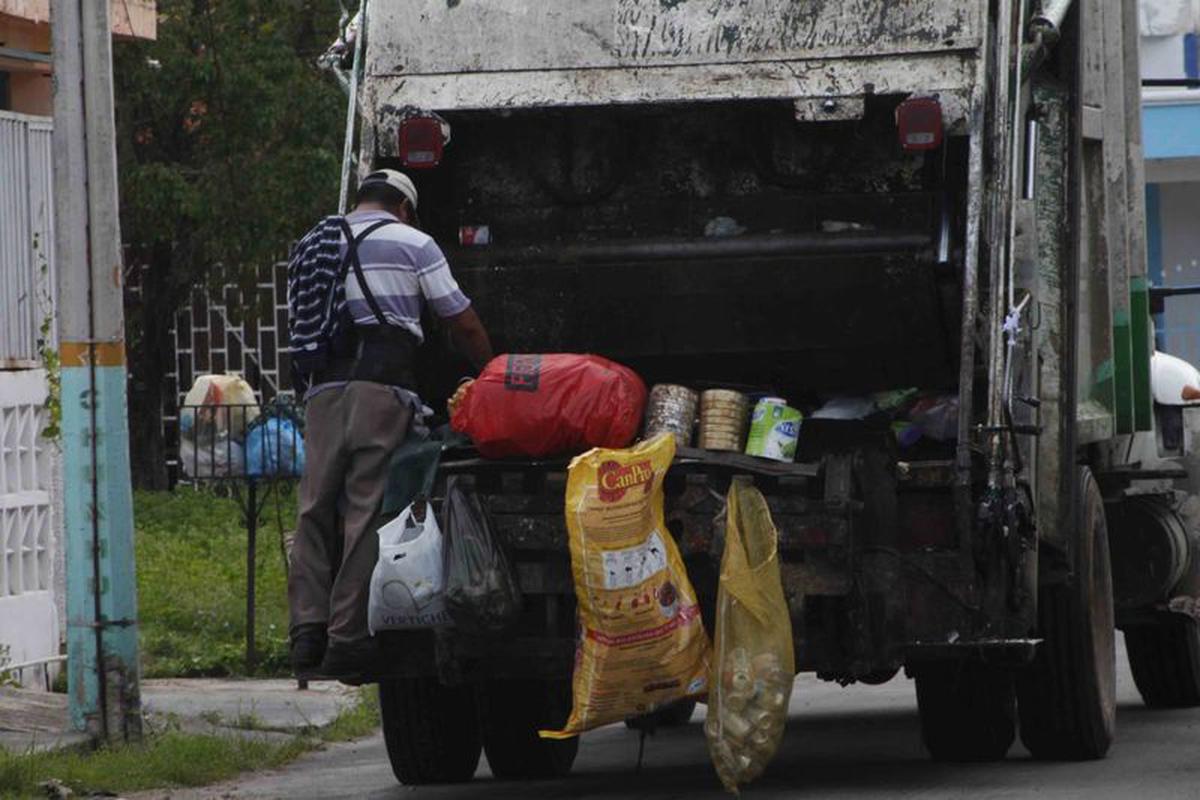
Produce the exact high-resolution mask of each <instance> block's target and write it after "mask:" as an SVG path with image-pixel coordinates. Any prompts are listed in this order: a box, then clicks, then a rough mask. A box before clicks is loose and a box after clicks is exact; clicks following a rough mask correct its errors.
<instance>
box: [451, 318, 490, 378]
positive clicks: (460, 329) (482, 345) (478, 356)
mask: <svg viewBox="0 0 1200 800" xmlns="http://www.w3.org/2000/svg"><path fill="white" fill-rule="evenodd" d="M442 321H443V322H444V323H445V325H446V327H447V329H449V331H450V340H451V341H452V342H453V343H454V349H456V350H458V352H459V353H461V354H462V355H463V356H464V357H465V358H466V359H467V360H468V361H470V362H471V365H472V366H473V367H475V369H476V370H482V369H483V368H484V366H485V365H486V364H487V363H488V362H489V361H491V360H492V356H493V355H494V354H493V353H492V340H491V339H490V338H488V333H487V330H486V329H485V328H484V327H483V322H482V321H481V320H480V319H479V315H478V314H476V313H475V308H474V306H467V308H466V310H464V311H462V312H460V313H458V314H455V315H454V316H452V317H446V318H445V319H443V320H442Z"/></svg>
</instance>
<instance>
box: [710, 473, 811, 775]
mask: <svg viewBox="0 0 1200 800" xmlns="http://www.w3.org/2000/svg"><path fill="white" fill-rule="evenodd" d="M727 507H728V520H727V522H726V526H725V554H724V555H723V556H722V558H721V579H720V586H719V588H718V592H717V619H716V634H715V640H716V641H715V644H714V649H713V663H712V678H711V680H710V688H709V694H708V716H707V718H706V720H705V722H704V734H705V737H706V738H707V739H708V749H709V753H710V755H711V756H712V761H713V766H714V767H716V770H717V775H718V776H719V777H720V779H721V783H723V784H724V785H725V788H726V789H728V790H729V791H731V792H734V793H735V794H736V793H737V791H738V786H739V785H741V784H743V783H746V782H748V781H752V780H754V779H755V778H757V777H758V776H759V775H761V774H762V771H763V770H764V769H765V768H766V766H767V763H768V762H770V760H771V758H772V757H773V756H774V755H775V751H776V749H778V747H779V742H780V740H781V739H782V738H783V728H784V724H785V723H786V722H787V712H788V700H789V698H790V697H791V694H792V681H793V679H794V677H795V673H796V670H795V657H794V655H793V651H792V623H791V618H790V617H789V616H788V606H787V600H786V599H785V598H784V596H783V584H782V583H781V581H780V576H779V558H778V548H777V544H778V534H777V533H776V530H775V524H774V523H773V522H772V521H771V512H770V510H769V509H768V508H767V501H766V499H765V498H763V496H762V493H761V492H759V491H758V490H757V489H755V488H754V486H753V485H751V484H750V483H749V482H744V481H740V480H737V481H734V483H733V485H732V486H731V487H730V489H729V498H728V505H727Z"/></svg>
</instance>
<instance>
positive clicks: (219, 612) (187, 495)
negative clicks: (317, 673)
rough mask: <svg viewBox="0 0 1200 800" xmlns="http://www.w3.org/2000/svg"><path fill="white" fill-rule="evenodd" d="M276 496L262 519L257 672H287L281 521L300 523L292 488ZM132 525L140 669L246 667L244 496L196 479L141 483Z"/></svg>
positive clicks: (179, 672) (173, 672) (215, 672)
mask: <svg viewBox="0 0 1200 800" xmlns="http://www.w3.org/2000/svg"><path fill="white" fill-rule="evenodd" d="M276 503H277V498H276V497H274V496H272V497H271V498H269V499H268V501H267V504H266V506H265V507H264V509H263V512H262V516H261V517H260V522H259V528H258V548H257V556H258V557H257V559H256V575H257V577H256V585H257V594H256V603H255V607H256V636H255V642H256V647H257V649H258V653H259V658H258V666H257V669H256V670H255V674H256V675H286V674H287V673H288V666H287V626H288V609H287V578H286V575H285V573H284V567H283V556H282V554H281V552H280V547H279V535H280V534H279V525H280V522H282V525H283V528H284V529H285V530H290V529H291V528H292V527H293V526H294V525H295V519H296V504H295V490H294V489H293V490H292V491H291V492H290V493H289V494H288V495H287V496H286V497H284V498H283V499H282V500H278V507H277V506H276ZM134 525H135V527H136V549H137V553H136V558H137V575H138V618H139V620H140V622H141V637H142V672H143V675H144V676H146V677H149V678H155V677H177V676H229V675H244V674H246V671H245V663H244V659H245V635H246V627H245V625H246V529H245V528H244V527H243V526H242V520H241V512H240V511H239V509H238V506H237V503H236V502H235V501H234V500H232V499H230V498H227V497H219V496H217V495H216V494H214V493H213V492H211V491H205V490H201V491H195V490H193V489H190V488H180V489H178V490H177V491H175V492H136V493H135V494H134Z"/></svg>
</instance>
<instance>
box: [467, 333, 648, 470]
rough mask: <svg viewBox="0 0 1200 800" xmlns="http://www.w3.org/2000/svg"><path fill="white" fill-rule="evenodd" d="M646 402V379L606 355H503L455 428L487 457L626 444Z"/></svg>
mask: <svg viewBox="0 0 1200 800" xmlns="http://www.w3.org/2000/svg"><path fill="white" fill-rule="evenodd" d="M645 406H646V385H645V384H644V383H642V379H641V378H639V377H638V376H637V373H635V372H634V371H633V370H631V369H629V368H628V367H623V366H621V365H620V364H617V363H615V362H612V361H609V360H608V359H606V358H601V357H600V356H585V355H574V354H570V353H552V354H547V355H502V356H497V357H496V358H494V359H492V360H491V361H490V362H489V363H488V365H487V366H486V367H485V368H484V370H483V372H482V373H481V374H480V376H479V378H478V379H476V381H475V382H474V383H472V384H471V385H470V386H469V387H468V388H467V391H466V393H465V397H463V398H462V401H461V402H460V403H459V404H458V406H457V407H455V408H454V410H453V412H452V413H451V417H450V425H451V427H453V428H454V430H456V431H458V432H459V433H464V434H466V435H467V436H470V437H471V440H472V441H474V442H475V446H476V447H477V448H479V452H480V454H481V455H482V456H484V457H485V458H505V457H509V456H527V457H541V456H552V455H562V454H564V453H579V452H582V451H584V450H587V449H589V448H592V447H625V446H626V445H628V444H629V443H630V442H632V441H633V438H634V436H636V435H637V431H638V426H639V425H641V422H642V412H643V410H644V409H645Z"/></svg>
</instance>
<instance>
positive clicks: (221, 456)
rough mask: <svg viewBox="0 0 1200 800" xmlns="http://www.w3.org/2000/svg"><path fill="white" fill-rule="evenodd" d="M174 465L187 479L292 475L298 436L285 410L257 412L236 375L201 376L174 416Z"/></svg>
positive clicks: (300, 462)
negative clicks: (176, 426)
mask: <svg viewBox="0 0 1200 800" xmlns="http://www.w3.org/2000/svg"><path fill="white" fill-rule="evenodd" d="M179 463H180V466H181V467H182V468H183V474H184V475H185V476H187V477H189V478H223V477H234V476H239V475H250V476H253V477H269V476H270V477H274V476H298V475H300V474H301V473H302V472H303V471H304V437H303V434H302V432H301V430H300V423H299V420H298V418H296V417H295V416H293V415H292V414H291V412H290V409H288V408H287V407H285V406H279V405H271V406H268V408H267V409H266V410H265V411H264V409H261V408H260V407H259V405H258V400H257V399H256V398H255V396H254V390H253V389H251V388H250V384H248V383H246V381H245V380H244V379H243V378H242V377H241V376H239V375H232V374H230V375H201V376H200V377H198V378H196V381H195V383H193V384H192V388H191V389H190V390H189V391H188V393H187V395H186V396H185V397H184V401H183V406H182V408H181V410H180V413H179Z"/></svg>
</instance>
